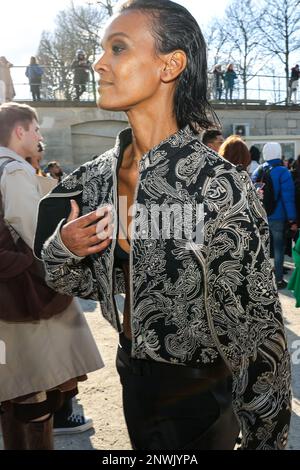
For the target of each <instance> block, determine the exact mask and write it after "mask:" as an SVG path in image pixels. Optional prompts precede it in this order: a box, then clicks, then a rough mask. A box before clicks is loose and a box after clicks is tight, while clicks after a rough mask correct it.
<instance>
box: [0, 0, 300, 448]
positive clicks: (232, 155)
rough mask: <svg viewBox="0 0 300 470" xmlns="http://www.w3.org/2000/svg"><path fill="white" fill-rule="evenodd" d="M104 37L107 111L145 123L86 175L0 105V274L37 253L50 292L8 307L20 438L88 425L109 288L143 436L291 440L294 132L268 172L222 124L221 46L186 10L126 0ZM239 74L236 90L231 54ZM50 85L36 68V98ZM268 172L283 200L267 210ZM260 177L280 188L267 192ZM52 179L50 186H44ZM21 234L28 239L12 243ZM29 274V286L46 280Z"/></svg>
mask: <svg viewBox="0 0 300 470" xmlns="http://www.w3.org/2000/svg"><path fill="white" fill-rule="evenodd" d="M102 47H103V52H102V54H101V56H100V57H99V59H98V61H97V62H96V63H95V65H94V68H95V71H96V72H97V73H98V74H99V77H100V80H99V100H98V107H99V108H101V109H104V110H108V111H111V112H115V111H124V112H125V113H126V114H127V117H128V121H129V124H130V127H129V128H128V129H125V130H124V131H122V132H121V133H120V134H119V136H118V137H117V139H116V142H115V146H114V148H113V149H111V150H109V151H108V152H106V153H104V154H103V155H101V156H99V157H98V158H93V159H92V160H91V161H89V162H87V163H85V164H84V165H82V166H81V167H80V168H79V169H77V170H75V171H74V172H72V173H71V174H69V175H64V174H63V171H62V169H61V168H60V166H59V164H58V162H56V161H52V162H50V163H49V164H48V168H47V170H46V171H43V172H42V171H41V170H40V160H41V153H42V152H43V145H42V143H43V137H42V135H41V131H40V128H39V122H38V115H37V113H36V111H35V110H34V109H33V108H32V107H30V106H28V105H24V104H17V103H12V102H9V103H5V104H2V105H1V106H0V171H1V180H0V194H1V200H0V201H1V205H0V206H1V210H0V216H1V217H0V262H1V265H0V268H1V269H0V274H1V278H0V281H1V282H2V286H4V285H5V286H6V287H7V289H8V288H10V287H11V284H12V283H14V282H15V280H16V279H19V278H18V276H23V275H27V279H28V276H30V275H31V274H32V272H31V271H30V269H31V266H32V263H33V261H32V259H31V261H30V263H29V262H28V261H27V260H28V259H29V258H28V256H30V255H31V256H32V253H33V252H34V254H35V256H36V259H38V260H39V261H37V260H36V261H35V263H36V264H38V267H39V268H40V271H39V273H40V274H39V278H41V279H42V280H43V279H46V280H47V284H48V286H49V287H50V291H51V292H50V293H48V294H47V296H46V295H44V297H43V298H41V299H40V303H41V310H40V312H39V311H38V312H37V314H36V315H37V316H36V318H35V319H27V320H25V319H24V318H23V319H22V311H23V310H22V308H20V309H18V307H19V306H18V302H17V300H18V298H17V299H15V301H16V302H15V311H14V312H12V317H11V319H10V320H7V317H5V319H4V318H3V316H4V315H3V313H4V312H3V311H2V317H1V312H0V338H1V340H2V341H4V342H5V344H6V347H7V358H8V360H7V362H6V363H5V364H1V365H0V403H1V424H2V430H3V438H4V445H5V448H6V449H52V448H53V417H54V422H56V429H63V430H64V431H65V432H67V431H68V429H69V430H70V432H72V429H73V430H74V429H75V430H76V427H77V429H79V430H81V431H83V430H84V429H87V428H88V427H90V425H91V422H90V421H88V420H87V419H85V418H84V417H82V421H80V417H78V418H76V417H74V414H73V413H72V409H71V403H72V402H71V399H72V397H73V396H75V395H76V393H77V392H78V388H77V387H78V382H80V381H82V380H86V379H87V374H88V373H89V372H91V371H94V370H97V369H101V368H102V367H103V361H102V359H101V356H100V353H99V351H98V349H97V347H96V344H95V341H94V339H93V336H92V334H91V332H90V330H89V328H88V325H87V323H86V320H85V317H84V315H83V313H82V311H81V309H80V306H79V304H78V301H77V299H76V297H79V298H85V299H94V300H96V301H98V302H99V303H100V306H101V311H102V314H103V316H104V317H105V319H106V320H107V321H108V322H109V323H110V324H111V325H112V327H113V328H114V329H115V330H116V331H117V332H118V334H119V344H116V349H117V358H116V365H117V372H118V374H119V376H120V382H121V385H122V397H123V411H124V416H125V420H126V424H127V429H128V433H129V437H130V440H131V444H132V448H133V449H135V450H145V449H147V450H148V451H149V450H152V451H156V450H162V449H163V450H187V451H188V450H193V449H194V450H230V449H234V448H236V446H237V445H238V447H239V448H241V449H261V450H270V449H276V450H279V449H284V448H285V446H286V444H287V438H288V433H289V423H290V416H291V390H290V377H291V373H290V359H289V352H288V348H287V342H286V335H285V330H284V324H283V318H282V310H281V305H280V301H279V297H278V288H279V289H280V288H283V287H284V286H283V285H282V282H283V278H282V277H281V274H282V271H281V268H282V264H283V262H282V253H280V254H279V250H278V236H279V235H278V234H279V232H280V233H281V231H282V227H283V224H281V223H278V222H279V221H281V220H282V217H283V214H287V216H286V215H284V217H286V219H287V220H285V221H287V222H288V223H289V224H290V228H291V230H295V231H296V229H297V225H296V224H297V220H296V207H295V199H294V197H295V196H294V191H293V189H292V176H291V174H290V173H289V171H288V169H286V168H284V167H282V166H279V164H277V163H278V160H280V157H281V152H280V145H279V144H277V143H267V144H266V145H265V146H264V149H263V157H264V159H265V163H264V164H262V165H260V162H259V161H257V160H255V161H256V162H257V163H258V165H259V166H258V167H257V168H256V169H255V168H254V167H253V166H252V167H251V155H252V154H251V152H250V151H249V150H248V148H247V146H246V144H245V143H244V142H243V141H242V139H241V138H240V137H238V136H230V137H229V138H227V139H224V138H223V135H222V133H221V131H220V130H219V129H216V121H217V117H216V116H215V115H214V112H213V110H212V108H211V106H210V104H209V102H208V101H207V62H206V44H205V41H204V38H203V35H202V32H201V30H200V28H199V25H198V24H197V22H196V20H195V19H194V17H193V16H192V15H191V14H190V13H189V12H188V10H186V9H185V8H184V7H183V6H181V5H179V4H177V3H175V2H172V1H170V0H163V1H162V0H129V1H127V2H126V3H124V4H123V5H122V6H121V7H120V9H119V12H118V14H116V15H115V17H114V18H113V19H111V21H110V22H109V23H108V25H107V27H106V29H105V30H104V34H103V39H102ZM79 56H80V57H79V60H80V62H82V61H83V57H82V51H80V53H79ZM36 65H37V63H36V61H35V62H34V61H33V63H32V64H31V65H30V66H31V67H32V66H36ZM30 66H29V67H30ZM74 66H75V65H74ZM81 67H82V70H83V71H84V73H85V74H86V69H85V67H86V66H85V65H84V64H83V63H81ZM228 73H229V74H230V76H231V79H230V80H231V82H230V80H228V88H227V92H228V93H229V99H231V98H232V92H231V88H230V83H232V82H234V74H235V72H234V70H233V67H232V65H231V66H229V67H228ZM29 76H30V72H28V77H29ZM37 85H39V83H37V81H36V79H34V81H33V82H32V86H34V87H35V88H32V93H35V96H36V99H38V93H37V88H36V86H37ZM78 85H80V87H79V88H78V89H77V90H76V92H77V98H78V99H79V98H80V96H81V94H82V93H84V84H82V83H78ZM158 111H159V112H158ZM200 136H202V139H200ZM201 140H202V141H201ZM252 153H253V151H252ZM253 154H255V152H254V153H253ZM253 161H254V160H253ZM269 167H270V168H269ZM249 168H251V172H252V174H251V177H250V176H249V173H248V171H249ZM47 173H49V175H47ZM266 173H268V174H269V175H270V176H271V178H272V180H273V182H274V185H273V186H274V187H273V189H274V192H275V200H276V207H275V210H274V211H273V213H272V214H270V215H268V214H267V212H266V210H265V209H264V206H263V203H264V192H265V191H266V186H267V183H266V182H265V183H263V182H262V180H263V174H266ZM297 175H298V176H297V178H298V177H299V174H298V173H297ZM251 178H252V180H253V181H254V182H258V181H260V182H261V184H264V185H265V186H264V187H260V189H259V190H258V189H256V188H255V186H254V185H253V183H252V182H251ZM45 181H47V182H48V181H50V182H51V185H52V186H53V188H52V189H51V190H50V192H47V194H46V195H45V192H46V191H45V184H43V183H44V182H45ZM288 186H290V189H289V190H288V191H289V193H288V194H287V197H286V196H285V195H284V191H285V190H287V188H288ZM16 188H17V190H16ZM47 190H48V191H49V187H48V188H47ZM260 191H262V192H263V194H261V193H260ZM125 201H126V202H125ZM285 209H286V211H287V212H285ZM269 229H270V231H271V233H272V235H273V250H274V258H275V275H274V269H273V266H272V264H271V262H270V257H269ZM10 236H12V237H13V239H14V244H10V245H8V244H7V243H4V242H2V241H3V240H4V239H5V240H6V241H7V240H8V239H9V237H10ZM4 237H5V238H4ZM20 242H23V243H25V247H26V250H25V247H24V245H23V244H22V243H21V247H22V250H19V251H18V249H20ZM14 246H15V247H16V248H15V249H14V248H13V247H14ZM15 259H19V260H20V262H19V263H17V266H18V271H14V270H13V269H12V267H14V266H15V264H12V263H11V261H10V260H15ZM20 267H22V269H21V268H20ZM29 268H30V269H29ZM30 279H31V283H32V284H31V285H32V286H33V288H32V289H31V290H30V291H28V293H27V295H28V296H29V295H32V294H31V292H34V286H35V285H37V284H36V283H37V278H36V277H34V276H33V274H32V276H31V277H30ZM34 279H36V281H35V280H34ZM43 282H44V281H43ZM39 285H41V282H40V283H39ZM45 287H46V284H45ZM43 291H44V287H43ZM29 292H30V294H29ZM117 292H119V293H122V294H123V298H124V305H123V311H122V314H120V312H119V311H118V310H117V308H116V303H115V298H114V294H115V293H117ZM0 293H1V289H0ZM2 293H3V289H2ZM35 294H36V297H39V294H41V292H39V291H37V290H36V292H35ZM53 299H54V300H55V303H53ZM57 299H58V300H57ZM29 300H30V302H32V304H33V303H34V302H35V303H36V298H33V297H32V298H30V299H29ZM29 310H30V309H29ZM29 313H30V312H29ZM38 314H40V315H39V316H38ZM13 315H15V317H14V316H13ZM33 338H34V341H33V340H32V339H33ZM95 406H97V405H96V404H95ZM76 419H78V422H77V423H76ZM77 425H78V426H77ZM84 426H85V427H84ZM79 427H80V428H79Z"/></svg>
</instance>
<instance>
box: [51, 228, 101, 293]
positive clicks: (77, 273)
mask: <svg viewBox="0 0 300 470" xmlns="http://www.w3.org/2000/svg"><path fill="white" fill-rule="evenodd" d="M63 223H64V220H62V221H61V222H60V224H59V225H58V227H57V229H56V230H55V232H54V234H53V235H52V236H51V237H50V238H49V239H48V240H47V241H46V243H45V244H44V247H43V250H42V259H43V262H44V265H45V269H46V273H47V277H46V280H47V283H48V284H49V286H50V287H52V288H53V289H54V290H56V291H58V292H60V293H62V294H68V295H72V296H77V297H82V298H89V299H94V300H99V298H98V290H97V283H96V281H95V279H94V277H93V273H92V270H91V264H90V266H89V265H87V264H86V260H87V258H82V257H79V256H76V255H75V254H74V253H71V252H70V251H69V250H68V249H67V248H66V247H65V245H64V244H63V242H62V240H61V237H60V229H61V226H62V224H63Z"/></svg>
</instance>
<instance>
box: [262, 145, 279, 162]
mask: <svg viewBox="0 0 300 470" xmlns="http://www.w3.org/2000/svg"><path fill="white" fill-rule="evenodd" d="M262 153H263V159H264V160H265V161H266V162H268V161H269V160H274V159H275V158H279V159H281V156H282V150H281V145H280V144H279V143H278V142H268V143H266V144H265V145H264V148H263V152H262Z"/></svg>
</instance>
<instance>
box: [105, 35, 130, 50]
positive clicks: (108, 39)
mask: <svg viewBox="0 0 300 470" xmlns="http://www.w3.org/2000/svg"><path fill="white" fill-rule="evenodd" d="M115 36H123V37H124V38H127V39H129V36H128V34H126V33H122V32H120V33H112V34H110V35H109V36H108V38H107V41H111V40H112V39H113V38H114V37H115ZM100 45H101V47H103V42H101V44H100Z"/></svg>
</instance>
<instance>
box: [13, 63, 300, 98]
mask: <svg viewBox="0 0 300 470" xmlns="http://www.w3.org/2000/svg"><path fill="white" fill-rule="evenodd" d="M43 69H44V75H43V77H42V83H41V100H43V101H61V100H75V97H76V91H75V83H74V79H73V76H74V74H73V70H72V69H71V66H65V67H49V66H43ZM25 70H26V67H25V66H15V67H12V68H11V75H12V79H13V82H14V87H15V91H16V96H15V99H16V100H30V99H32V98H31V93H30V86H29V83H28V79H27V77H26V76H25ZM96 80H97V78H95V75H94V72H91V73H90V79H89V81H88V82H87V84H86V91H85V92H84V93H83V95H82V96H81V97H80V101H87V102H94V101H95V100H96V90H97V83H96ZM247 81H248V83H247V101H246V103H248V104H251V103H252V104H261V105H263V104H278V105H285V104H286V98H287V97H286V78H285V77H284V76H278V75H256V76H251V75H249V76H248V77H247ZM208 85H209V86H208V90H209V98H210V99H211V100H213V101H214V102H218V103H224V102H226V100H225V87H224V84H223V91H222V95H221V99H220V100H218V99H217V94H216V90H215V89H214V76H213V74H212V73H209V74H208ZM296 102H297V103H299V104H300V98H299V94H298V96H297V101H296ZM232 103H235V104H244V103H245V100H244V87H243V80H242V76H241V75H238V79H237V80H236V81H235V85H234V89H233V96H232ZM228 104H230V101H228Z"/></svg>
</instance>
